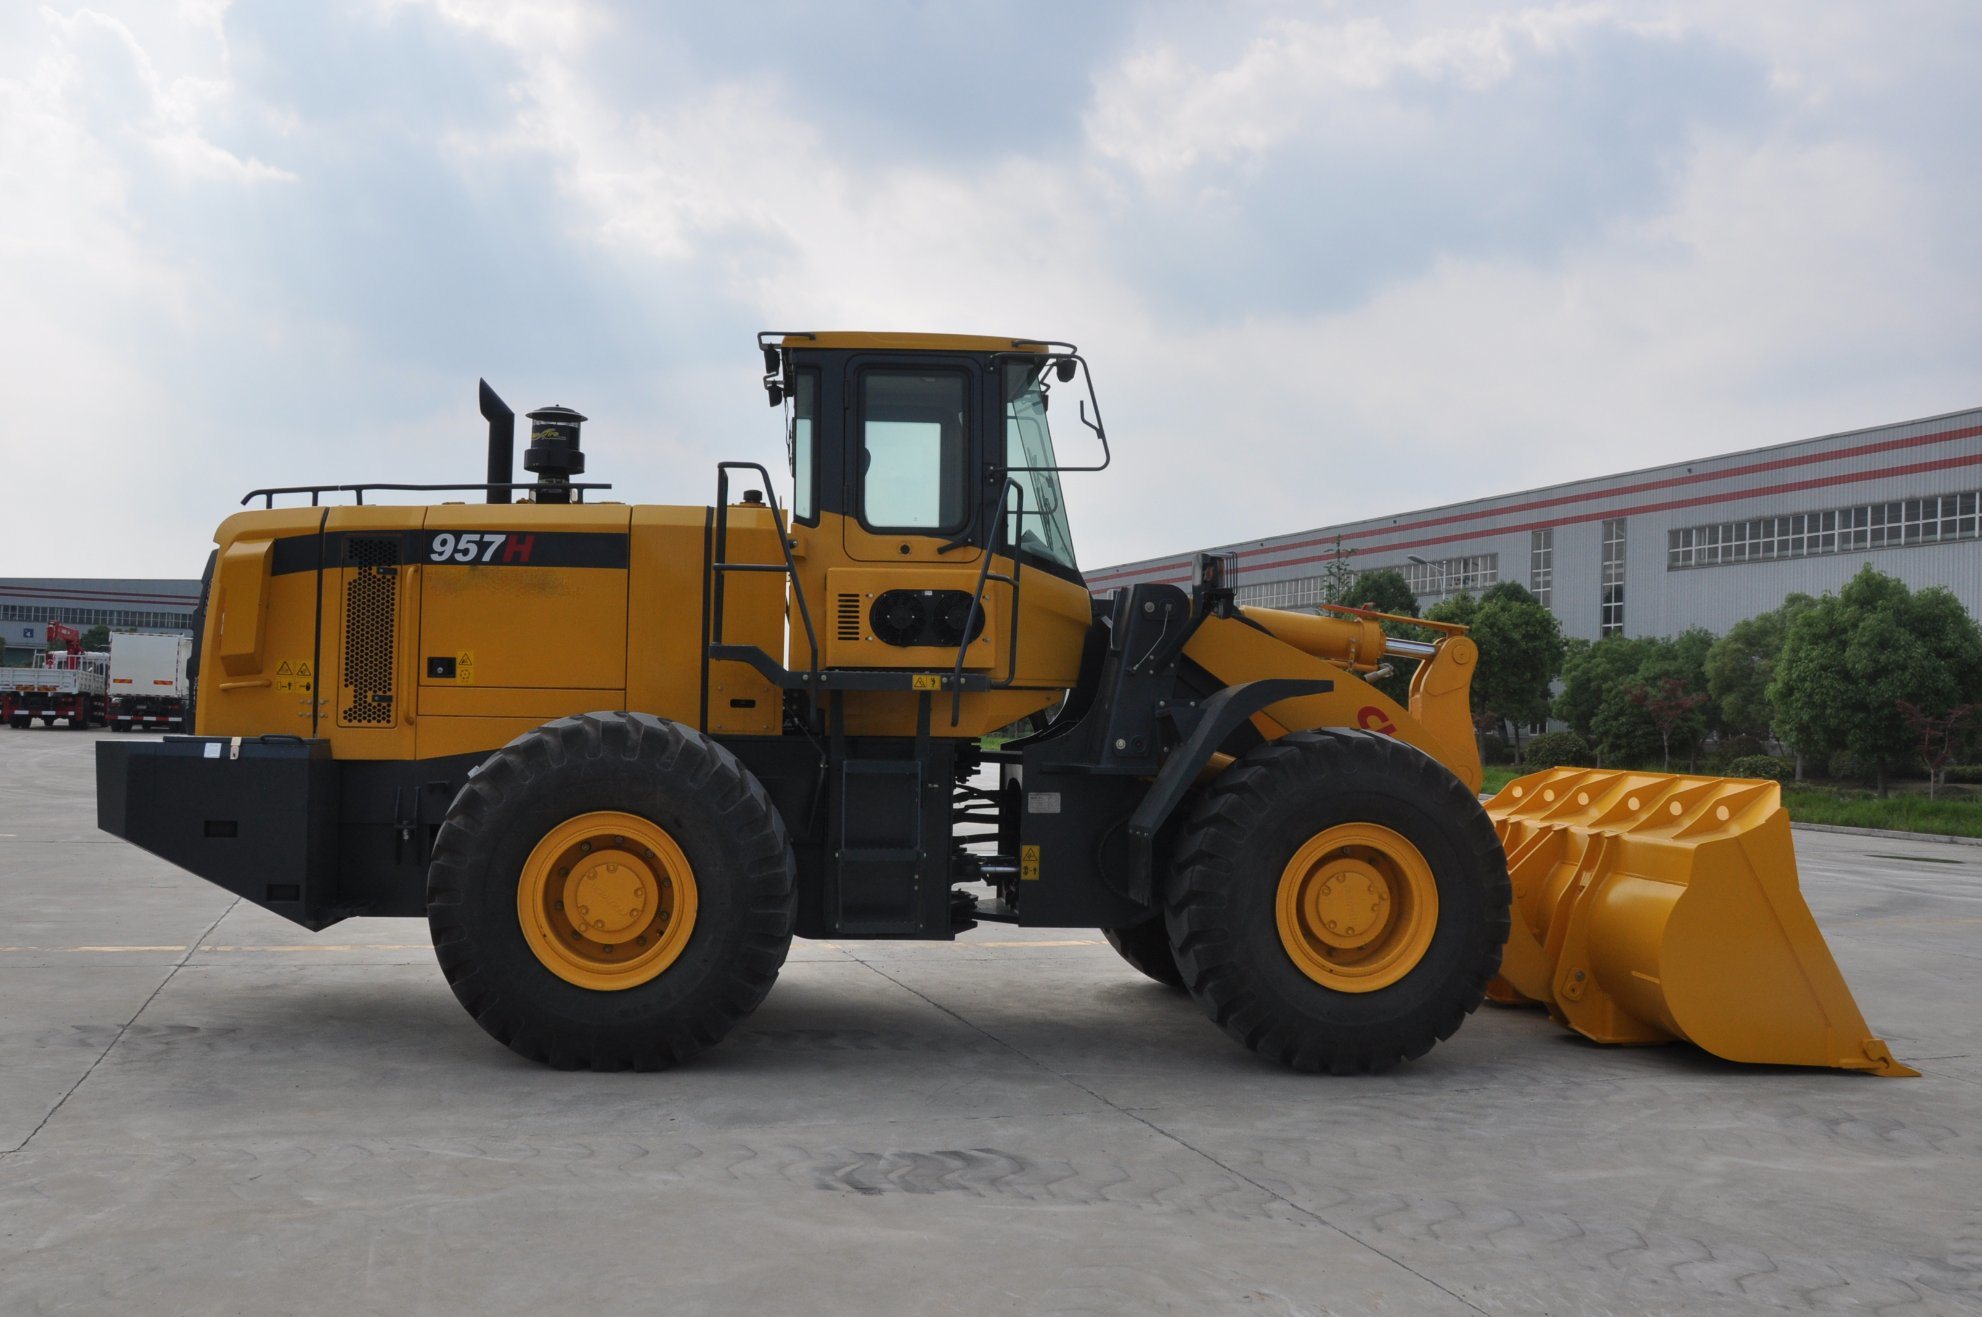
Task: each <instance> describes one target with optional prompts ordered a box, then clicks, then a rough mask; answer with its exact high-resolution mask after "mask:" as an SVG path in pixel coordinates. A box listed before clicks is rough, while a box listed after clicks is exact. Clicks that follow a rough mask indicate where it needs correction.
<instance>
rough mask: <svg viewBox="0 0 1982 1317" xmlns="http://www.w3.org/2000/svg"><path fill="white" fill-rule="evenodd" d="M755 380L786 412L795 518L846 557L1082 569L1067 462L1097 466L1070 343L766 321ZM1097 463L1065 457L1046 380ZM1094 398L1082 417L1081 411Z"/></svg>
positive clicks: (1080, 364)
mask: <svg viewBox="0 0 1982 1317" xmlns="http://www.w3.org/2000/svg"><path fill="white" fill-rule="evenodd" d="M758 342H759V345H760V346H761V347H762V348H763V351H764V364H765V367H766V374H765V377H764V386H765V389H766V392H767V394H768V396H769V398H770V401H771V403H772V405H773V406H782V407H783V408H784V412H785V436H786V445H787V449H788V454H789V459H790V469H791V474H792V499H791V511H792V520H793V522H794V523H795V524H796V525H799V526H805V527H816V528H820V529H821V530H823V531H824V532H825V533H826V537H828V538H832V539H835V540H837V541H838V548H839V550H840V552H843V553H844V555H845V556H846V558H847V559H849V560H850V561H853V562H865V563H888V564H892V565H894V567H895V568H896V569H898V570H899V569H900V568H902V567H904V566H907V565H908V564H915V563H942V564H946V565H956V564H964V563H974V562H977V561H978V560H979V559H980V558H981V556H982V555H983V553H984V552H985V551H986V550H987V549H988V550H990V551H992V552H993V553H999V554H1003V553H1011V552H1013V551H1014V549H1016V556H1017V558H1018V560H1019V563H1020V565H1021V566H1022V567H1023V568H1028V569H1037V570H1039V571H1042V572H1046V573H1048V574H1050V575H1053V576H1057V577H1059V578H1061V579H1063V580H1066V581H1070V582H1074V583H1076V584H1078V583H1080V582H1081V576H1080V569H1079V566H1078V564H1077V562H1076V559H1075V556H1074V547H1073V537H1072V534H1071V532H1070V530H1069V528H1068V525H1067V515H1066V505H1065V500H1064V498H1063V496H1062V492H1061V488H1060V473H1061V472H1063V471H1098V470H1101V469H1102V468H1103V467H1105V466H1106V465H1107V464H1108V452H1107V439H1106V436H1105V434H1104V432H1103V430H1102V428H1101V425H1100V408H1099V406H1098V404H1096V403H1095V400H1094V392H1093V382H1092V379H1091V377H1088V376H1087V373H1086V362H1085V361H1084V360H1083V359H1082V358H1081V356H1080V355H1079V353H1078V351H1077V350H1076V349H1075V348H1074V346H1073V345H1072V344H1070V343H1053V342H1047V341H1043V340H1030V339H1003V338H989V337H976V336H969V335H955V334H864V333H783V334H777V333H767V334H761V335H759V336H758ZM1077 379H1084V380H1085V383H1086V389H1085V394H1086V396H1085V397H1083V398H1081V399H1080V400H1079V402H1078V403H1077V405H1076V411H1077V414H1078V416H1079V418H1080V419H1081V421H1082V422H1083V423H1084V424H1086V425H1087V427H1088V428H1089V429H1090V430H1092V431H1093V432H1094V434H1095V437H1096V438H1097V439H1098V440H1099V441H1100V460H1099V461H1098V462H1089V463H1085V464H1080V465H1064V464H1062V463H1061V461H1060V459H1059V456H1058V454H1057V453H1056V451H1055V447H1054V442H1053V434H1052V428H1051V425H1050V423H1049V420H1048V417H1049V413H1050V402H1051V396H1052V393H1053V390H1054V387H1055V386H1056V385H1061V386H1067V388H1068V389H1069V390H1071V389H1072V388H1075V387H1078V386H1077V385H1076V384H1075V381H1076V380H1077ZM1090 407H1091V408H1092V419H1090V416H1089V409H1090Z"/></svg>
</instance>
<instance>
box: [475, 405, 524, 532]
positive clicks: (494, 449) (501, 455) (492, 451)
mask: <svg viewBox="0 0 1982 1317" xmlns="http://www.w3.org/2000/svg"><path fill="white" fill-rule="evenodd" d="M477 382H478V383H479V384H480V385H481V386H482V419H483V420H485V421H487V422H488V423H489V483H490V484H491V485H507V484H509V483H510V482H511V481H513V480H514V479H515V478H516V474H515V473H516V413H515V412H513V411H511V410H509V404H508V403H506V402H504V401H503V400H502V399H501V398H500V397H498V396H497V394H496V391H495V390H494V389H492V388H490V387H489V382H488V381H487V380H480V381H477ZM509 501H510V491H509V490H507V489H491V490H490V491H489V502H491V503H507V502H509Z"/></svg>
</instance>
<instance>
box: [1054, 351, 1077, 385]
mask: <svg viewBox="0 0 1982 1317" xmlns="http://www.w3.org/2000/svg"><path fill="white" fill-rule="evenodd" d="M1075 369H1076V367H1075V365H1074V359H1073V358H1072V357H1061V358H1060V359H1059V360H1058V361H1056V362H1054V363H1053V376H1054V378H1055V379H1057V380H1059V381H1060V383H1062V384H1070V383H1072V382H1073V378H1074V371H1075Z"/></svg>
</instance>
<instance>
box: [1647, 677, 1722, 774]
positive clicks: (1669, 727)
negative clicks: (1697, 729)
mask: <svg viewBox="0 0 1982 1317" xmlns="http://www.w3.org/2000/svg"><path fill="white" fill-rule="evenodd" d="M1628 690H1629V692H1630V694H1629V698H1630V700H1631V702H1632V703H1633V704H1635V705H1637V706H1638V707H1639V708H1641V709H1643V710H1644V711H1645V714H1646V716H1648V717H1649V718H1650V719H1651V720H1652V725H1653V726H1654V727H1656V728H1658V730H1659V750H1660V753H1661V755H1662V758H1661V760H1660V764H1659V767H1660V770H1661V771H1662V772H1667V773H1670V772H1671V771H1672V737H1673V733H1675V732H1683V731H1685V730H1690V726H1689V725H1691V724H1698V723H1701V722H1702V721H1703V720H1702V719H1701V717H1700V706H1701V705H1703V704H1705V703H1706V702H1707V696H1706V694H1705V693H1704V692H1702V691H1694V690H1688V689H1687V688H1686V683H1685V682H1684V681H1683V680H1681V679H1680V678H1678V677H1661V678H1659V683H1658V685H1657V686H1646V685H1644V684H1642V683H1633V684H1632V685H1631V686H1630V687H1629V688H1628ZM1703 730H1704V729H1703ZM1693 739H1694V740H1695V741H1697V740H1698V739H1699V738H1698V736H1697V735H1696V736H1695V737H1694V738H1693Z"/></svg>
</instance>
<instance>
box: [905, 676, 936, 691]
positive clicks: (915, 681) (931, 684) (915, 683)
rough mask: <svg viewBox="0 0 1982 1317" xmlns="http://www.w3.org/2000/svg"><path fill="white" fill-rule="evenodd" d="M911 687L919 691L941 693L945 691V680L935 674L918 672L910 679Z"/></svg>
mask: <svg viewBox="0 0 1982 1317" xmlns="http://www.w3.org/2000/svg"><path fill="white" fill-rule="evenodd" d="M909 685H910V686H912V687H914V688H915V689H916V690H919V691H939V690H941V689H943V679H942V677H941V676H939V675H937V674H936V673H934V672H918V673H916V674H915V675H914V676H913V677H910V678H909Z"/></svg>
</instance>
